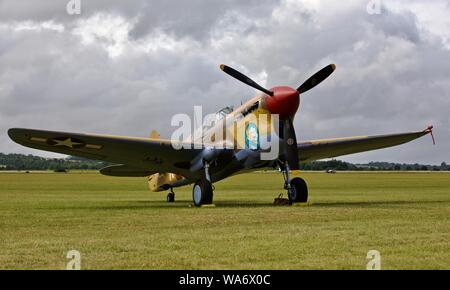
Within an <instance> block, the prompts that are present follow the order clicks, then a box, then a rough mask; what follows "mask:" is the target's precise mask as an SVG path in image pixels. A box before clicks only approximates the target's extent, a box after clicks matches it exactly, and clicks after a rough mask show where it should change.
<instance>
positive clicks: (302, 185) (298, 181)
mask: <svg viewBox="0 0 450 290" xmlns="http://www.w3.org/2000/svg"><path fill="white" fill-rule="evenodd" d="M288 195H289V201H290V202H307V201H308V186H307V185H306V182H305V181H304V180H303V179H302V178H300V177H296V178H294V179H292V180H291V190H289V192H288Z"/></svg>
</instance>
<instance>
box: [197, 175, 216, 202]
mask: <svg viewBox="0 0 450 290" xmlns="http://www.w3.org/2000/svg"><path fill="white" fill-rule="evenodd" d="M192 199H193V200H194V205H195V206H201V205H203V204H212V201H213V188H212V184H211V182H209V181H208V180H206V179H201V180H199V181H197V182H196V183H195V184H194V188H193V189H192Z"/></svg>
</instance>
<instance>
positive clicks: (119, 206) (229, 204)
mask: <svg viewBox="0 0 450 290" xmlns="http://www.w3.org/2000/svg"><path fill="white" fill-rule="evenodd" d="M440 203H449V201H447V200H412V201H407V200H386V201H353V202H352V201H342V202H341V201H336V202H334V201H333V202H313V203H312V204H311V205H309V206H307V207H308V208H311V207H312V208H314V207H322V208H323V207H329V208H333V207H340V208H345V207H349V208H361V207H386V208H388V207H392V206H398V205H423V204H440ZM215 205H216V208H219V209H220V208H270V207H285V206H275V205H274V204H273V203H270V202H268V203H261V202H260V203H256V202H251V201H241V202H236V201H218V202H216V204H215ZM286 206H287V205H286ZM189 207H192V208H195V207H194V206H193V205H192V203H191V202H190V201H188V200H186V201H184V200H180V201H177V202H176V203H171V204H168V203H165V202H162V201H146V200H138V201H125V202H122V203H121V202H114V204H113V205H104V206H103V205H101V206H87V207H73V208H71V209H83V210H86V209H93V210H95V209H97V210H141V209H167V210H170V209H184V208H189Z"/></svg>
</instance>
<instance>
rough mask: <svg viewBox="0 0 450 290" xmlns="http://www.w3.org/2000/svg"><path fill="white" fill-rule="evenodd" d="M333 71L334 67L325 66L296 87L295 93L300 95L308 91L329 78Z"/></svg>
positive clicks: (332, 65) (331, 65)
mask: <svg viewBox="0 0 450 290" xmlns="http://www.w3.org/2000/svg"><path fill="white" fill-rule="evenodd" d="M335 69H336V65H334V64H330V65H327V66H326V67H324V68H323V69H321V70H320V71H318V72H316V73H315V74H314V75H313V76H312V77H310V78H309V79H307V80H306V81H305V82H304V83H303V84H302V85H301V86H299V87H298V89H297V91H298V92H299V93H301V94H302V93H305V92H307V91H309V90H310V89H312V88H314V87H315V86H317V85H318V84H320V83H321V82H323V81H324V80H325V79H326V78H327V77H329V76H330V75H331V74H332V73H333V72H334V70H335Z"/></svg>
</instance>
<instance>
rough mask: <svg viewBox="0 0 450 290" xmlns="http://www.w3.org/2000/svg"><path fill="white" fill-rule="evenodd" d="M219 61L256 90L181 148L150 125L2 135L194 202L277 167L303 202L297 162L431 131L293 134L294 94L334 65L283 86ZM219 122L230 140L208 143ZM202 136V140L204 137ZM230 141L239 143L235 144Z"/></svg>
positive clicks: (397, 141) (202, 201) (400, 141)
mask: <svg viewBox="0 0 450 290" xmlns="http://www.w3.org/2000/svg"><path fill="white" fill-rule="evenodd" d="M220 68H221V69H222V70H223V71H224V72H225V73H227V74H229V75H230V76H232V77H234V78H236V79H237V80H240V81H242V82H243V83H245V84H247V85H249V86H251V87H253V88H255V89H256V90H259V91H260V92H261V94H258V95H256V96H255V97H253V98H251V99H250V100H248V101H247V102H245V103H244V104H242V105H241V106H239V107H238V108H236V109H232V108H230V107H226V108H224V109H222V110H220V111H218V112H217V118H218V119H223V120H227V121H226V122H225V125H223V123H218V124H216V125H214V126H212V128H209V129H207V130H205V133H204V134H202V135H200V137H197V139H196V138H194V137H192V136H190V137H189V138H186V139H185V140H181V141H182V143H183V144H184V145H188V146H182V148H175V147H174V146H173V145H174V140H170V139H161V138H160V136H159V134H158V133H157V132H156V131H153V132H152V134H151V136H150V137H149V138H137V137H122V136H109V135H98V134H83V133H69V132H55V131H44V130H34V129H18V128H13V129H10V130H9V131H8V135H9V136H10V138H11V139H12V140H13V141H15V142H17V143H19V144H21V145H24V146H27V147H31V148H35V149H40V150H45V151H52V152H57V153H62V154H67V155H72V156H79V157H85V158H89V159H96V160H102V161H107V162H111V163H113V164H114V165H112V166H108V167H106V168H103V169H101V170H100V172H101V173H102V174H104V175H109V176H128V177H146V178H147V179H148V185H149V189H150V190H151V191H155V192H157V191H166V190H168V191H169V193H168V195H167V201H168V202H174V200H175V193H174V192H173V189H174V188H176V187H179V186H184V185H188V184H194V185H193V189H192V199H193V202H194V205H195V206H202V205H207V204H212V202H213V188H214V187H213V183H214V182H217V181H219V180H222V179H224V178H227V177H229V176H231V175H235V174H238V173H242V172H249V171H253V170H260V169H263V168H274V169H278V170H280V171H281V172H282V174H283V177H284V188H285V189H286V190H287V195H288V197H289V201H290V203H291V204H293V203H302V202H307V200H308V187H307V184H306V182H305V180H304V179H302V178H301V177H300V176H301V173H300V171H299V168H300V165H299V164H300V163H305V162H311V161H314V160H320V159H326V158H333V157H337V156H342V155H347V154H353V153H358V152H364V151H369V150H375V149H381V148H386V147H391V146H396V145H400V144H403V143H406V142H409V141H412V140H414V139H417V138H419V137H422V136H424V135H426V134H430V133H431V134H432V129H433V127H432V126H429V127H428V128H427V129H425V130H422V131H416V132H408V133H400V134H390V135H379V136H358V137H346V138H335V139H322V140H313V141H297V137H296V133H295V129H294V126H293V120H294V117H295V115H296V113H297V111H298V109H299V106H300V95H303V94H305V93H306V92H308V91H309V90H310V89H312V88H314V87H315V86H317V85H318V84H319V83H321V82H322V81H323V80H325V79H326V78H328V77H329V76H330V75H331V74H332V73H333V72H334V71H335V69H336V66H335V65H334V64H330V65H328V66H326V67H324V68H323V69H321V70H320V71H318V72H317V73H315V74H314V75H313V76H312V77H310V78H309V79H307V80H306V81H305V82H304V83H303V84H302V85H301V86H299V87H298V88H297V89H294V88H291V87H287V86H276V87H273V88H271V89H266V88H264V87H262V86H260V85H259V84H257V83H256V82H255V81H253V80H252V79H250V78H249V77H247V76H245V75H244V74H242V73H240V72H239V71H237V70H235V69H233V68H231V67H229V66H226V65H221V66H220ZM262 114H269V115H270V116H277V117H278V120H279V121H278V126H277V128H275V125H274V124H275V122H273V121H272V120H271V119H270V117H269V119H268V121H267V123H269V126H267V124H265V126H263V124H262V123H261V122H260V121H259V119H258V118H256V119H255V116H257V115H262ZM230 120H231V121H230ZM255 120H256V121H255ZM274 120H275V119H274ZM263 127H265V128H263ZM222 129H223V131H226V133H230V134H225V135H226V138H225V143H226V144H229V143H230V142H229V141H232V142H231V143H232V145H231V146H223V147H220V146H213V145H215V144H212V143H214V136H213V135H214V134H213V133H211V132H217V131H220V130H222ZM271 130H273V131H276V133H277V137H278V139H277V142H278V143H277V144H278V145H279V150H278V154H277V155H276V156H275V157H274V158H272V159H271V160H266V159H264V158H262V155H263V153H264V152H266V151H267V149H268V148H264V149H263V148H262V146H261V144H260V141H261V140H260V139H264V137H267V136H268V135H269V133H271V132H269V131H271ZM205 138H208V140H209V141H208V142H205ZM211 140H212V141H211ZM177 142H178V141H177ZM211 142H212V143H211ZM175 143H176V142H175ZM236 143H241V144H244V145H243V146H242V147H239V146H236ZM269 149H270V148H269Z"/></svg>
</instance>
